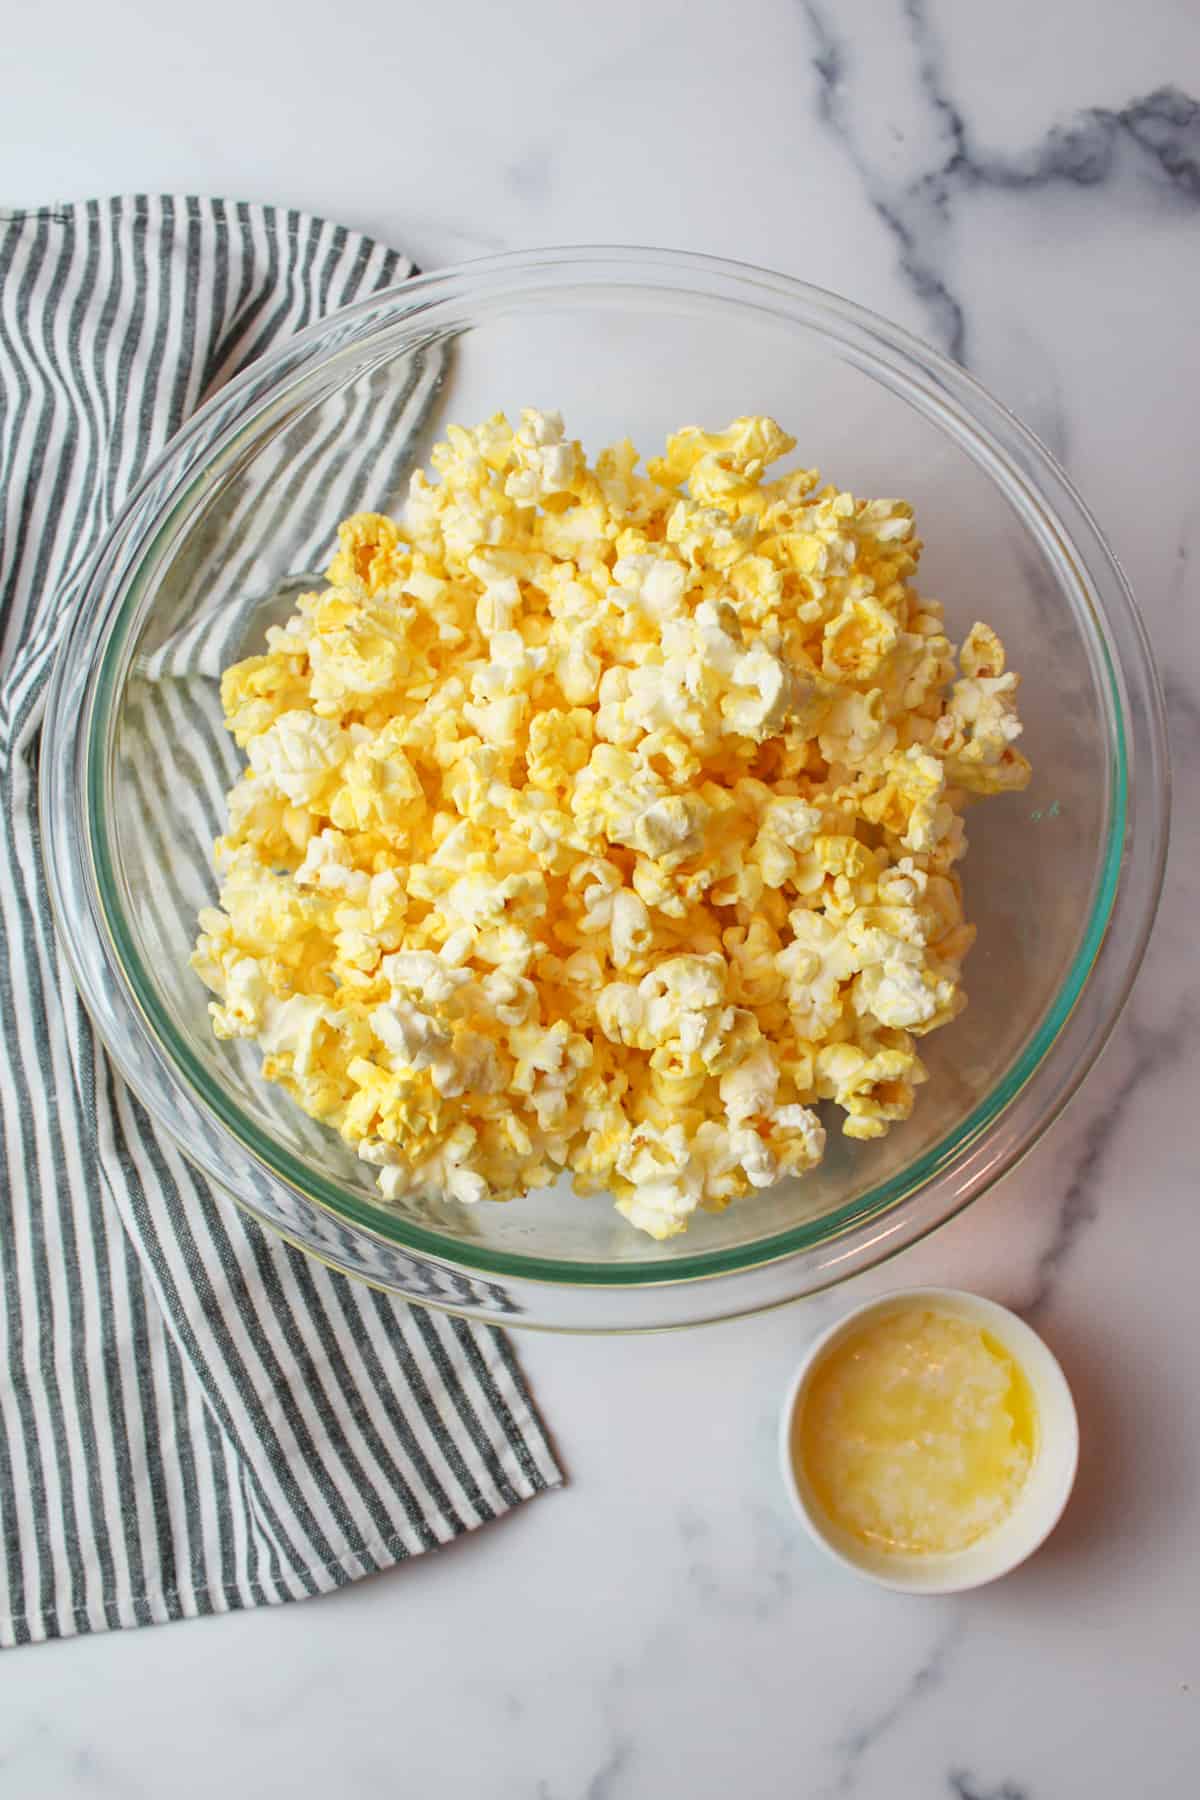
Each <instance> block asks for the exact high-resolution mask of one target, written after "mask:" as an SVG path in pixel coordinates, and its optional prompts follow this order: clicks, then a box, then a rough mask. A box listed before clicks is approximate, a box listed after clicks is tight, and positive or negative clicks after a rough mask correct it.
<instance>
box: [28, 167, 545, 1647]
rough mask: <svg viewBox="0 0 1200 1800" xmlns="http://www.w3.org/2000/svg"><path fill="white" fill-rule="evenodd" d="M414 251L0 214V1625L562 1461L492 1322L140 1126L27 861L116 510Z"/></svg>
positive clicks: (76, 1626)
mask: <svg viewBox="0 0 1200 1800" xmlns="http://www.w3.org/2000/svg"><path fill="white" fill-rule="evenodd" d="M411 273H413V266H412V264H411V263H410V262H408V261H407V260H406V259H405V258H403V257H402V256H399V255H398V254H397V253H396V252H395V251H392V250H388V249H385V248H384V247H383V246H381V245H378V244H373V243H371V242H370V241H369V240H367V239H365V238H362V237H359V236H356V235H355V234H354V233H352V232H348V231H344V230H342V229H340V228H339V227H336V226H333V225H330V224H327V223H323V222H322V221H320V220H318V219H313V218H309V217H307V216H306V215H304V214H301V213H296V212H285V211H281V210H277V209H275V208H273V207H253V206H246V205H232V204H229V203H224V202H222V201H219V200H197V199H191V198H189V199H174V200H172V199H165V198H163V199H159V198H146V197H144V196H136V197H133V198H129V199H118V200H105V201H91V202H89V203H86V204H81V205H77V206H62V207H48V208H41V209H37V210H34V211H27V212H17V213H3V214H0V532H2V537H0V804H2V808H3V811H2V816H0V927H2V929H0V1007H2V1009H3V1010H2V1018H3V1034H2V1037H0V1131H2V1137H0V1154H2V1156H3V1158H4V1183H3V1190H2V1191H0V1274H2V1276H3V1285H2V1288H0V1342H2V1344H3V1364H2V1366H0V1532H2V1537H3V1544H2V1547H0V1645H3V1646H8V1645H13V1644H19V1643H28V1642H34V1641H38V1640H40V1639H44V1638H48V1637H62V1636H68V1635H70V1634H73V1633H76V1632H83V1631H98V1630H104V1629H106V1628H113V1627H117V1626H123V1625H143V1624H151V1623H154V1622H157V1621H161V1620H166V1619H177V1618H188V1617H192V1616H194V1615H196V1614H199V1613H211V1612H225V1611H228V1610H229V1609H231V1608H233V1607H240V1606H252V1605H262V1604H269V1603H273V1602H278V1601H283V1600H295V1599H302V1598H304V1597H306V1596H307V1595H310V1594H319V1593H323V1592H325V1591H327V1590H328V1589H330V1588H334V1587H339V1586H342V1585H344V1584H345V1583H347V1582H349V1581H352V1580H354V1579H355V1578H356V1577H357V1576H359V1575H363V1574H367V1573H370V1572H372V1571H375V1570H378V1569H382V1568H386V1567H387V1566H388V1565H389V1564H391V1563H394V1562H398V1561H400V1560H401V1559H403V1558H406V1557H408V1556H412V1555H415V1554H416V1553H418V1552H419V1551H422V1550H428V1549H432V1548H434V1547H435V1546H436V1545H438V1544H441V1543H445V1542H446V1541H447V1540H449V1539H450V1538H453V1537H456V1536H457V1535H459V1534H460V1533H461V1532H464V1531H470V1530H472V1529H473V1528H474V1527H475V1526H476V1525H479V1524H482V1523H483V1522H484V1521H486V1520H488V1519H492V1518H495V1517H496V1516H497V1515H498V1514H500V1513H503V1512H505V1511H507V1510H508V1508H509V1507H511V1506H513V1505H515V1504H516V1503H517V1502H518V1501H520V1500H522V1499H525V1498H527V1497H529V1496H530V1495H532V1494H535V1493H537V1492H538V1491H539V1490H541V1489H543V1488H546V1487H550V1486H555V1485H557V1484H558V1483H559V1482H560V1481H561V1479H562V1477H561V1474H560V1472H559V1469H558V1467H557V1465H556V1463H555V1460H554V1456H553V1454H552V1452H551V1449H550V1446H549V1444H548V1442H547V1440H546V1437H545V1434H544V1433H543V1430H542V1427H541V1425H540V1423H539V1421H538V1418H537V1415H536V1413H535V1411H534V1409H533V1406H532V1403H531V1401H530V1397H529V1394H528V1391H527V1389H526V1387H525V1384H524V1382H523V1380H522V1378H521V1374H520V1372H519V1370H518V1368H517V1365H516V1362H515V1360H514V1358H513V1355H512V1352H511V1350H510V1348H509V1346H508V1344H507V1342H506V1340H505V1338H504V1337H503V1336H502V1334H501V1333H499V1332H497V1331H494V1330H492V1329H490V1328H482V1327H475V1326H471V1325H468V1324H466V1323H464V1322H463V1321H462V1320H458V1319H450V1318H447V1317H444V1316H441V1315H438V1314H435V1313H432V1312H428V1311H425V1310H424V1309H422V1308H420V1307H409V1306H407V1305H404V1304H402V1303H401V1302H399V1301H396V1300H393V1299H390V1298H388V1297H387V1296H385V1295H383V1294H380V1293H377V1292H375V1291H373V1290H371V1289H368V1288H366V1287H361V1286H358V1285H357V1284H355V1283H353V1282H351V1281H348V1280H346V1279H345V1278H344V1277H342V1276H339V1275H335V1274H333V1273H331V1272H330V1271H328V1270H326V1269H325V1268H323V1267H322V1266H321V1265H319V1264H318V1263H316V1262H313V1261H311V1260H310V1259H309V1258H307V1257H305V1256H303V1255H301V1254H300V1253H299V1252H297V1251H295V1250H292V1249H291V1248H290V1247H289V1246H288V1245H286V1244H284V1243H283V1242H281V1241H279V1240H277V1239H275V1238H273V1237H272V1236H270V1235H268V1234H267V1233H265V1232H263V1231H262V1230H260V1229H259V1227H258V1226H257V1225H255V1224H254V1223H253V1222H252V1221H250V1220H249V1219H247V1218H245V1217H244V1216H243V1215H242V1214H240V1213H239V1212H238V1211H237V1210H236V1209H235V1208H233V1207H232V1206H231V1205H230V1204H229V1203H228V1202H227V1201H225V1200H218V1199H216V1198H215V1197H214V1196H213V1193H212V1191H211V1190H210V1188H209V1187H208V1186H207V1184H206V1183H205V1182H204V1181H203V1180H202V1178H201V1177H200V1176H199V1175H198V1174H197V1173H196V1172H195V1170H193V1169H192V1168H191V1167H190V1166H189V1165H188V1164H187V1163H185V1162H184V1161H183V1159H182V1158H181V1157H180V1155H179V1153H178V1152H177V1150H176V1149H175V1147H174V1146H173V1144H172V1143H171V1142H170V1141H169V1140H167V1139H166V1138H165V1137H163V1136H161V1135H160V1134H159V1133H158V1132H157V1131H156V1130H155V1129H154V1128H153V1127H152V1126H151V1124H150V1121H149V1119H148V1118H147V1116H146V1113H145V1112H144V1110H143V1109H142V1107H141V1106H140V1105H139V1104H138V1102H137V1100H136V1099H135V1097H134V1096H133V1095H132V1094H131V1092H130V1091H129V1090H128V1088H126V1087H125V1086H124V1084H123V1083H122V1082H121V1080H120V1079H119V1077H118V1076H117V1075H116V1073H115V1071H114V1070H113V1068H112V1067H111V1065H110V1064H109V1062H108V1060H107V1058H106V1056H105V1053H104V1050H103V1047H102V1045H101V1043H100V1042H99V1040H98V1039H97V1037H96V1035H95V1033H94V1031H93V1029H92V1027H91V1024H90V1022H89V1020H88V1017H87V1015H86V1013H85V1012H84V1010H83V1008H82V1006H81V1004H80V1002H79V1000H78V997H77V996H76V994H75V992H74V989H73V987H72V986H71V982H70V977H69V975H68V974H67V971H66V969H65V966H64V963H63V960H62V957H61V955H60V953H59V951H58V949H57V947H56V945H55V941H54V933H53V928H52V924H51V919H50V912H49V906H48V902H47V897H46V891H45V885H44V880H43V876H42V869H41V852H40V841H39V825H38V816H37V792H36V788H37V780H36V764H37V750H38V734H39V728H40V721H41V713H42V704H43V696H44V691H45V685H46V681H47V679H48V676H49V671H50V666H51V663H52V660H53V652H54V649H55V647H56V644H57V641H58V639H59V637H60V635H61V633H62V631H63V629H64V628H65V626H66V623H67V622H68V620H69V618H70V613H71V608H72V605H73V603H74V602H75V600H76V597H77V594H78V582H79V575H80V571H81V568H82V565H83V563H84V561H85V559H86V557H87V555H88V553H89V552H90V550H91V549H92V548H93V547H94V545H95V543H96V541H97V539H98V537H99V536H100V535H101V534H102V533H103V531H104V530H105V528H106V526H107V524H108V522H109V520H110V519H111V518H112V516H113V513H114V510H115V509H116V508H117V507H119V505H120V504H121V502H122V500H123V498H124V496H125V495H126V493H127V492H128V491H129V489H130V488H131V486H132V485H133V484H134V483H135V482H136V481H137V479H138V478H139V477H140V475H141V474H142V473H143V471H144V469H145V467H146V464H147V462H148V461H149V460H150V459H152V458H153V457H154V455H155V454H156V453H157V452H158V451H159V450H160V449H161V447H162V446H163V445H164V444H165V442H166V441H167V439H168V438H169V437H170V436H171V434H172V433H173V432H174V431H176V430H177V429H178V428H179V426H180V425H181V424H182V423H183V421H184V420H185V419H186V417H187V416H188V414H189V412H191V411H192V410H194V408H195V407H196V406H197V405H198V404H199V403H200V402H201V400H203V399H205V398H207V397H208V396H209V395H210V394H212V393H213V392H214V390H215V389H216V388H218V387H219V386H220V385H221V384H222V383H223V382H224V381H226V380H228V379H229V377H230V376H232V375H234V374H235V373H237V371H238V370H240V369H242V368H244V367H245V366H246V364H247V363H248V362H250V361H252V360H253V358H254V357H256V356H258V355H259V354H261V352H262V351H263V350H265V349H266V348H267V347H268V346H270V345H271V344H273V343H275V342H277V341H278V340H279V339H280V338H282V337H284V336H286V335H287V334H288V333H289V332H292V331H294V330H296V329H298V328H299V327H300V326H302V325H306V324H308V323H309V322H311V321H312V320H313V319H316V318H319V317H320V316H321V315H322V314H324V313H326V312H329V311H332V310H333V309H334V308H335V307H338V306H342V305H344V304H346V303H347V302H348V301H350V300H353V299H354V298H356V297H357V296H362V295H365V294H369V293H371V292H372V291H374V290H375V289H377V288H381V287H385V286H388V285H390V284H392V283H394V282H397V281H400V280H401V279H403V278H404V277H405V276H406V275H409V274H411ZM335 523H336V520H335V519H331V520H329V522H328V524H329V528H330V529H332V526H333V524H335ZM193 666H195V665H193Z"/></svg>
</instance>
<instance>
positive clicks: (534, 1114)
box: [193, 410, 1030, 1238]
mask: <svg viewBox="0 0 1200 1800" xmlns="http://www.w3.org/2000/svg"><path fill="white" fill-rule="evenodd" d="M793 448H794V440H793V439H792V438H791V437H789V436H788V435H787V434H786V433H785V432H784V431H783V430H782V429H781V428H780V427H779V426H778V425H777V424H776V423H775V422H774V421H773V420H772V419H768V418H743V419H736V420H734V422H733V423H732V424H731V425H730V426H729V427H728V428H727V429H726V430H724V431H714V432H709V431H702V430H700V429H698V428H696V427H688V428H687V429H685V430H683V431H680V432H678V433H676V435H675V436H674V437H672V438H670V439H669V440H668V442H667V445H666V449H665V453H664V454H663V455H662V456H661V457H659V458H655V459H652V460H651V461H650V462H649V463H648V465H647V467H646V472H645V473H640V472H639V458H638V453H637V451H636V450H635V449H634V447H633V445H632V444H630V443H628V442H625V443H622V444H618V445H615V446H613V447H612V448H610V449H607V450H604V451H602V452H601V453H600V454H599V455H598V456H597V457H596V459H595V461H594V463H589V462H588V460H587V458H586V457H585V455H584V452H583V449H582V447H581V446H580V444H579V443H577V442H575V441H573V440H571V439H568V438H567V436H566V434H565V432H564V429H563V424H562V420H561V419H560V418H559V416H558V415H557V414H556V413H550V412H537V411H532V410H530V411H526V412H524V413H523V414H522V415H521V421H520V424H519V425H518V426H517V427H516V429H514V428H513V427H512V426H511V425H510V424H509V422H508V421H507V419H506V418H505V417H504V416H503V415H502V414H499V413H498V414H496V415H495V416H494V417H493V418H491V419H489V420H487V421H486V422H485V423H484V424H483V425H480V426H477V427H476V428H475V429H474V430H464V429H462V428H460V427H452V428H451V429H450V430H449V432H448V434H447V438H446V441H445V442H444V443H442V444H440V445H439V446H438V447H437V448H436V450H435V451H434V453H433V456H432V464H433V474H434V477H435V478H433V479H431V478H429V477H427V476H425V475H424V474H418V475H416V476H414V478H413V481H412V484H411V489H410V495H409V504H408V509H407V514H406V518H405V521H404V523H403V524H400V523H397V522H396V521H393V520H391V519H387V518H384V517H381V516H380V515H378V514H375V513H362V514H359V515H357V516H356V517H355V518H352V519H349V520H347V521H346V522H345V523H344V524H343V525H342V526H340V527H339V533H338V536H339V549H338V552H337V554H336V555H335V557H334V558H333V561H332V563H331V564H330V568H329V572H328V576H327V585H326V586H325V587H324V588H323V589H322V590H320V591H319V592H314V593H311V594H306V595H304V596H303V598H302V599H301V600H300V602H299V604H298V607H297V610H296V612H295V614H294V615H293V617H292V618H291V619H290V620H289V621H288V622H287V624H286V625H284V626H282V627H278V628H273V629H271V630H270V631H268V633H267V647H266V650H265V652H264V653H263V654H260V655H256V656H252V657H249V658H247V659H246V660H245V661H244V662H241V663H238V664H237V665H236V666H235V667H234V668H231V669H229V670H227V672H226V674H225V676H224V679H223V682H222V702H223V705H224V709H225V714H226V718H227V720H228V723H229V728H230V730H231V731H232V732H233V734H234V736H235V738H236V741H237V743H238V745H239V746H240V747H241V748H242V749H243V750H244V751H245V754H246V759H247V765H248V766H247V768H246V770H245V772H244V774H243V776H242V778H241V780H240V781H239V782H238V784H237V785H236V787H235V788H234V789H233V791H232V792H231V794H230V796H229V809H228V828H227V830H226V833H225V835H224V836H223V837H222V838H221V839H220V840H219V842H218V844H217V851H216V856H217V867H218V871H219V874H220V878H221V884H222V885H221V894H220V905H219V907H215V908H210V909H208V910H206V911H205V912H203V913H202V914H201V916H200V936H199V939H198V942H197V946H196V951H195V955H194V957H193V966H194V967H195V969H196V971H197V973H198V974H199V975H200V976H201V978H202V979H203V980H204V981H205V982H206V983H207V984H208V986H209V987H210V988H211V989H212V991H213V993H214V994H215V995H216V999H215V1001H214V1002H213V1004H212V1006H211V1008H210V1010H211V1013H212V1017H213V1026H214V1029H215V1031H216V1032H217V1034H218V1036H220V1037H225V1038H235V1037H236V1038H248V1039H252V1040H254V1041H256V1042H257V1044H258V1045H259V1047H260V1048H261V1050H262V1052H263V1058H264V1060H263V1072H264V1074H265V1075H266V1076H267V1077H268V1078H269V1079H271V1080H274V1081H277V1082H279V1083H281V1084H282V1086H283V1087H284V1088H286V1089H287V1091H288V1092H289V1093H291V1094H292V1095H293V1096H294V1097H295V1099H296V1100H297V1101H298V1102H299V1104H300V1105H301V1106H303V1107H304V1108H305V1110H306V1111H307V1112H308V1113H310V1114H311V1115H312V1116H313V1117H314V1118H316V1119H319V1120H321V1121H323V1122H325V1123H326V1124H328V1125H330V1126H331V1127H333V1128H335V1129H336V1130H338V1131H339V1132H340V1133H341V1135H342V1136H343V1138H344V1139H346V1141H347V1142H348V1143H350V1144H351V1145H353V1146H354V1147H355V1148H356V1150H357V1153H358V1155H359V1156H360V1157H361V1158H362V1159H363V1160H364V1161H365V1162H367V1163H369V1164H370V1165H372V1166H373V1167H374V1168H375V1169H376V1170H377V1171H378V1181H379V1185H380V1188H381V1190H382V1192H383V1194H384V1195H385V1196H386V1197H387V1198H389V1199H391V1200H394V1201H402V1200H405V1199H409V1198H411V1199H423V1198H427V1197H430V1196H432V1195H435V1194H436V1195H438V1196H440V1197H445V1198H449V1199H451V1200H454V1201H458V1202H463V1203H470V1204H473V1203H475V1202H477V1201H480V1200H483V1199H494V1200H506V1199H510V1198H512V1197H514V1196H516V1195H518V1194H521V1193H524V1192H526V1191H527V1190H529V1189H530V1188H532V1187H536V1186H541V1185H543V1184H545V1183H547V1182H549V1181H551V1180H553V1179H554V1178H555V1177H556V1176H557V1175H558V1174H560V1173H561V1172H563V1171H564V1170H565V1171H569V1172H571V1173H572V1174H573V1176H574V1180H575V1185H576V1188H577V1189H578V1190H579V1191H581V1192H583V1193H591V1192H598V1191H608V1192H610V1193H612V1194H613V1195H614V1196H615V1198H616V1204H617V1206H618V1207H619V1208H620V1210H621V1212H622V1213H623V1214H624V1215H625V1216H626V1217H627V1218H628V1219H629V1220H630V1221H631V1223H632V1224H633V1225H634V1226H636V1227H637V1228H639V1229H640V1230H643V1231H646V1232H648V1233H649V1234H650V1235H651V1236H652V1237H656V1238H666V1237H669V1236H672V1235H673V1234H675V1233H676V1232H679V1231H682V1230H684V1229H685V1228H686V1226H687V1223H688V1220H689V1217H690V1216H691V1214H692V1213H693V1212H694V1211H695V1210H696V1209H697V1208H704V1209H707V1210H710V1211H715V1210H720V1209H721V1208H723V1207H725V1206H727V1205H728V1204H729V1203H730V1202H731V1201H733V1200H740V1199H743V1198H745V1197H746V1196H748V1195H750V1194H751V1193H752V1192H753V1191H754V1190H758V1189H763V1188H766V1187H769V1186H771V1185H773V1184H774V1183H775V1182H777V1181H780V1180H782V1179H784V1178H785V1177H788V1176H796V1175H801V1174H803V1173H804V1172H805V1170H807V1169H811V1168H812V1167H813V1166H814V1165H815V1164H816V1163H817V1162H819V1161H820V1159H821V1156H822V1154H823V1151H824V1143H825V1128H824V1125H823V1123H822V1118H821V1115H820V1113H819V1112H818V1110H817V1109H818V1108H819V1107H821V1106H826V1107H836V1108H840V1109H841V1111H842V1113H843V1114H844V1115H845V1118H844V1126H843V1129H844V1131H845V1132H846V1134H847V1135H848V1136H850V1137H852V1138H871V1137H878V1136H881V1135H882V1134H883V1133H884V1132H886V1131H887V1129H888V1128H889V1126H890V1125H891V1123H892V1122H893V1121H895V1120H897V1119H903V1118H906V1117H907V1116H908V1114H909V1113H910V1111H911V1110H912V1107H913V1104H914V1096H915V1090H916V1088H917V1087H918V1086H919V1085H920V1083H921V1082H922V1081H923V1080H924V1079H925V1071H924V1069H923V1067H922V1065H921V1062H920V1060H919V1058H918V1055H917V1050H916V1040H917V1039H918V1038H919V1037H920V1036H922V1035H923V1034H924V1033H926V1032H929V1031H933V1030H935V1029H937V1028H938V1027H939V1026H941V1025H944V1024H946V1023H948V1022H949V1021H950V1020H951V1019H953V1018H954V1017H955V1015H956V1014H957V1013H958V1012H959V1011H960V1010H961V1009H962V1007H963V1005H964V1004H965V999H964V995H963V989H962V982H961V965H962V959H963V957H964V956H965V954H966V952H967V950H968V949H969V947H970V944H971V939H972V937H973V935H974V934H973V929H972V927H971V926H970V925H969V924H967V922H966V920H965V919H964V917H963V909H962V895H961V889H960V886H959V882H958V878H957V875H956V874H955V865H956V864H957V863H958V861H959V860H960V859H961V857H962V856H963V854H964V852H965V850H966V839H965V836H964V833H963V826H962V812H963V809H964V806H965V804H966V801H967V798H968V797H969V796H971V795H985V794H994V793H1001V792H1005V791H1007V790H1010V789H1016V788H1020V787H1023V786H1024V785H1025V783H1026V782H1027V781H1028V779H1029V773H1030V771H1029V765H1028V763H1027V762H1026V761H1025V759H1024V757H1022V756H1021V755H1020V753H1019V752H1018V751H1017V750H1016V748H1015V740H1016V738H1017V736H1018V735H1019V733H1020V730H1021V726H1020V721H1019V719H1018V717H1017V713H1016V710H1015V697H1016V692H1017V687H1018V678H1017V676H1016V675H1014V674H1012V673H1011V672H1009V671H1007V670H1006V667H1005V657H1004V650H1003V647H1002V645H1001V644H1000V641H999V639H998V638H997V637H996V635H995V633H994V632H993V631H991V630H990V629H989V628H988V627H987V626H985V625H981V624H977V625H975V626H974V627H973V629H972V630H971V632H970V633H969V634H968V636H967V638H966V640H965V642H964V643H963V645H962V648H961V651H960V652H956V650H955V646H954V645H953V644H952V643H951V642H950V640H949V638H948V637H947V635H946V632H945V628H944V622H943V617H942V611H941V608H940V607H939V606H938V605H937V604H936V603H935V602H933V601H931V600H928V599H926V598H924V597H922V595H921V594H920V593H919V592H918V591H917V589H916V587H915V586H914V578H915V575H916V571H917V565H918V561H919V557H920V551H921V545H920V542H919V540H918V538H917V536H916V533H915V527H914V522H913V516H912V510H911V508H910V507H909V506H907V505H906V504H905V503H904V502H902V501H892V500H859V499H856V498H855V497H854V496H853V495H852V494H849V493H846V492H843V491H841V490H839V489H837V488H834V487H831V486H821V484H820V480H819V477H818V475H817V472H816V471H815V470H813V469H803V470H798V471H795V472H793V473H791V474H784V475H782V476H780V477H778V478H775V479H767V471H768V469H769V467H770V465H771V464H773V463H775V462H776V461H778V460H779V459H780V458H782V457H784V456H786V455H787V454H788V453H789V452H790V451H791V450H792V449H793Z"/></svg>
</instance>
